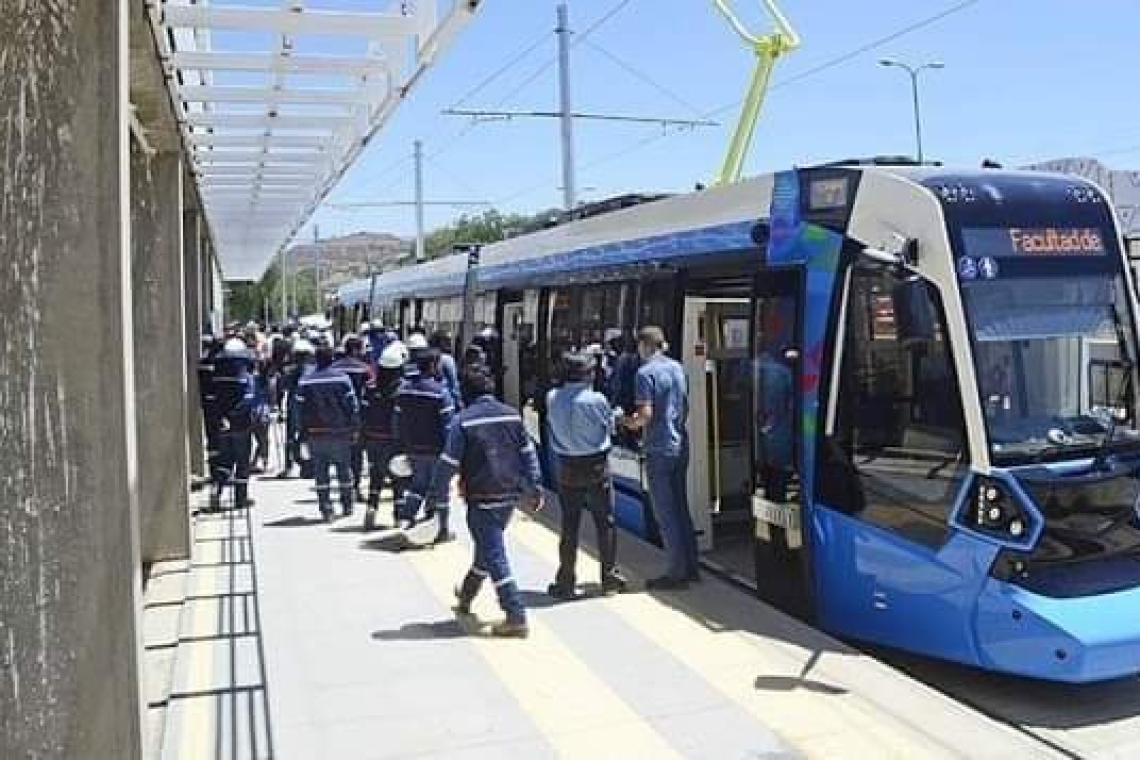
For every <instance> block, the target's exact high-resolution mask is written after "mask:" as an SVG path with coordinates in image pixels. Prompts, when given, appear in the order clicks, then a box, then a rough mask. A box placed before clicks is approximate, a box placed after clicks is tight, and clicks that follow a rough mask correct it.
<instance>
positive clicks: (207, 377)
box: [198, 334, 222, 481]
mask: <svg viewBox="0 0 1140 760" xmlns="http://www.w3.org/2000/svg"><path fill="white" fill-rule="evenodd" d="M219 353H221V345H220V344H219V343H218V341H217V340H216V339H215V338H214V336H213V335H209V334H206V335H203V336H202V353H201V357H200V358H199V359H198V400H199V403H201V405H202V424H203V431H204V432H205V434H206V463H207V466H208V467H209V473H210V480H211V481H213V479H214V470H215V468H217V467H219V465H220V460H219V456H220V454H221V438H220V436H221V427H222V419H221V415H219V413H218V396H217V392H216V391H215V390H214V372H215V367H214V360H215V359H216V358H217V356H218V354H219Z"/></svg>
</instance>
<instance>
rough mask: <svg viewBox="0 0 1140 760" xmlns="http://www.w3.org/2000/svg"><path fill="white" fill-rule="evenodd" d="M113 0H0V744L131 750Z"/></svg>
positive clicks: (121, 172)
mask: <svg viewBox="0 0 1140 760" xmlns="http://www.w3.org/2000/svg"><path fill="white" fill-rule="evenodd" d="M124 6H125V3H124V2H122V0H38V1H37V2H35V3H4V4H3V11H2V12H0V60H3V61H4V67H3V70H4V74H3V75H0V182H2V183H3V192H0V336H3V339H2V340H0V757H2V758H25V757H37V758H85V759H86V758H90V759H92V760H103V759H104V758H106V759H107V760H133V758H136V757H138V756H139V754H140V751H141V749H140V748H141V729H140V724H141V699H140V689H139V672H138V670H139V660H138V655H139V647H138V636H137V631H136V619H137V613H138V609H137V608H138V593H139V587H140V576H139V568H140V562H139V555H138V544H137V535H138V533H137V531H138V526H137V513H136V509H137V507H136V501H137V499H136V494H135V482H134V481H135V470H134V465H133V462H134V461H135V441H134V435H135V420H134V413H133V409H132V403H133V398H134V388H133V355H132V342H131V334H132V328H131V311H130V305H129V304H130V297H131V280H130V258H129V234H130V229H129V226H128V225H127V223H126V222H127V219H128V215H127V209H126V204H127V192H128V187H127V142H126V141H127V126H126V113H127V111H126V66H127V60H126V52H125V51H126V42H125V38H126V24H125V15H124V13H125V8H124Z"/></svg>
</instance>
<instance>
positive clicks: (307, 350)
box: [293, 338, 317, 354]
mask: <svg viewBox="0 0 1140 760" xmlns="http://www.w3.org/2000/svg"><path fill="white" fill-rule="evenodd" d="M316 352H317V349H316V348H315V347H314V346H313V344H312V343H310V342H309V341H307V340H305V339H304V338H301V339H300V340H295V341H293V353H295V354H314V353H316Z"/></svg>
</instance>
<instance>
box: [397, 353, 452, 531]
mask: <svg viewBox="0 0 1140 760" xmlns="http://www.w3.org/2000/svg"><path fill="white" fill-rule="evenodd" d="M412 337H415V334H413V336H412ZM426 343H427V341H426V340H425V341H424V347H423V348H418V349H416V350H415V351H412V360H411V362H410V363H409V364H408V368H407V369H406V370H405V374H404V381H403V383H401V384H400V389H399V390H398V391H397V392H396V412H395V415H396V430H397V434H398V437H399V441H400V448H401V450H402V451H403V453H404V454H406V455H407V457H408V460H409V463H410V464H411V468H412V474H411V477H410V478H409V479H408V487H407V490H406V491H405V492H404V497H403V499H402V500H399V501H398V502H397V505H396V510H397V513H398V523H399V524H400V526H401V527H402V528H404V529H407V528H410V527H412V525H414V524H415V522H416V516H417V515H418V513H419V511H420V507H422V506H424V505H425V496H426V494H427V488H428V485H429V484H430V483H431V473H432V466H433V465H434V464H435V460H436V457H438V456H439V453H440V452H441V451H442V450H443V444H444V442H445V440H446V437H447V428H448V426H449V425H450V424H451V418H452V415H454V413H455V406H454V405H453V404H452V403H451V401H450V399H449V398H448V394H447V391H446V390H445V389H444V387H443V385H442V384H441V383H440V382H439V381H438V380H436V379H435V373H436V366H437V364H438V363H439V352H438V351H436V350H435V349H433V348H427V347H426ZM409 348H410V346H409ZM446 522H447V519H446V515H444V516H443V517H442V518H441V527H440V533H439V535H438V536H437V539H438V540H439V541H440V542H443V541H448V540H450V539H451V534H450V533H449V532H448V530H447V525H446Z"/></svg>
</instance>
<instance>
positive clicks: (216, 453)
mask: <svg viewBox="0 0 1140 760" xmlns="http://www.w3.org/2000/svg"><path fill="white" fill-rule="evenodd" d="M496 339H497V336H496V335H495V334H494V333H493V331H490V330H488V331H484V332H482V333H480V334H479V336H478V337H476V338H475V339H474V340H473V341H472V342H471V344H470V345H469V346H468V347H467V349H466V350H465V352H464V354H463V356H462V357H461V358H460V359H459V360H457V359H456V358H455V357H454V356H453V354H452V351H453V348H452V342H451V339H450V336H449V335H447V334H444V333H436V334H434V335H431V336H430V338H429V337H428V336H427V335H426V334H425V333H424V332H423V331H419V330H412V331H410V332H409V333H408V334H407V335H405V336H403V337H401V336H399V335H398V334H397V333H396V331H394V330H391V329H388V328H386V327H383V326H381V325H370V324H368V323H365V324H363V325H361V328H360V331H359V333H357V334H351V335H348V336H345V337H344V339H343V340H342V341H341V342H340V344H339V346H338V345H336V344H335V343H334V340H333V338H332V335H331V333H330V332H329V331H327V330H324V329H318V328H312V327H299V326H296V325H286V326H283V327H281V328H280V329H276V328H274V329H271V330H270V331H269V332H268V333H267V332H266V331H264V330H263V329H262V328H261V326H260V325H258V324H256V323H250V324H248V325H246V326H244V327H242V326H240V325H232V326H231V327H230V328H229V329H228V330H227V332H226V334H225V335H224V336H222V337H220V338H218V337H215V336H204V338H203V346H202V358H201V362H200V365H199V378H198V379H199V386H200V391H201V401H202V411H203V416H204V419H205V432H206V440H207V447H208V452H209V462H210V473H211V484H210V499H209V508H210V509H211V510H217V509H220V508H221V506H222V503H223V498H224V495H225V493H226V491H227V489H229V491H230V493H231V494H232V504H233V506H234V507H235V508H245V507H248V506H250V505H251V504H252V503H253V502H252V499H251V498H250V495H249V482H250V476H251V475H252V474H258V473H266V470H267V468H268V466H269V462H270V457H269V453H270V447H271V440H272V439H273V438H274V437H275V436H273V435H271V433H270V431H271V429H272V425H273V422H274V421H277V422H279V423H281V424H280V425H279V426H278V429H279V430H282V431H283V433H282V434H281V435H279V436H276V438H277V439H278V445H279V448H280V456H279V457H276V459H279V460H280V461H281V462H282V468H281V470H280V471H279V472H277V473H276V475H275V476H273V477H277V478H291V477H293V473H294V471H295V470H299V474H300V476H301V477H303V478H309V479H312V480H313V481H315V487H316V493H317V506H318V510H319V513H320V516H321V518H322V519H323V520H324V521H326V522H332V521H333V520H334V519H336V518H337V516H338V514H337V509H335V508H334V498H333V497H334V493H335V496H336V502H337V504H336V506H338V507H339V516H349V515H352V514H353V511H354V508H355V505H356V503H357V502H364V503H365V504H366V505H367V506H366V511H365V514H364V520H363V527H364V530H366V531H371V530H374V529H376V528H379V527H382V526H381V525H380V514H379V513H380V506H381V501H382V494H383V492H384V491H385V490H390V491H391V493H392V499H391V504H392V515H391V517H392V526H393V527H394V528H395V529H397V530H399V531H402V532H405V533H406V532H407V531H409V530H411V529H412V528H413V527H415V526H417V525H418V524H421V523H426V522H434V523H435V534H434V539H433V543H436V544H440V543H447V542H450V541H453V540H454V539H455V535H454V533H453V531H452V530H451V525H450V513H451V509H450V508H451V504H452V501H453V500H454V499H455V498H456V493H457V494H458V497H459V498H461V499H462V500H463V501H464V502H465V503H466V506H467V509H466V521H467V527H468V529H469V531H470V533H471V536H472V539H473V542H474V559H473V562H472V564H471V567H470V569H469V571H468V572H467V574H466V576H465V577H464V578H463V579H462V582H461V583H460V585H459V587H458V588H457V589H456V597H457V599H456V604H455V610H456V612H457V613H459V614H468V613H469V612H470V610H471V604H472V602H473V600H474V598H475V596H476V595H477V593H478V591H479V589H480V588H481V586H482V584H483V581H484V580H485V579H487V578H490V580H491V583H492V584H493V586H494V589H495V592H496V594H497V596H498V600H499V604H500V606H501V607H502V609H503V611H504V613H505V616H506V617H505V619H504V620H503V621H502V622H500V623H498V624H497V625H495V626H494V627H493V628H492V631H491V632H492V633H493V634H494V635H496V636H504V637H525V636H527V634H528V631H529V629H528V626H527V620H526V610H525V609H524V605H523V602H522V596H521V594H520V593H519V589H518V585H517V583H516V582H515V580H514V578H513V576H512V575H511V569H510V564H509V562H508V559H507V553H506V547H505V544H504V532H505V531H506V529H507V526H508V525H509V523H510V521H511V518H512V515H513V514H514V512H515V510H517V509H520V508H521V509H525V510H529V511H537V510H539V509H541V508H542V506H543V504H544V491H543V488H542V483H543V476H542V468H541V467H540V462H539V457H538V453H537V451H536V449H535V445H534V441H533V440H532V439H531V436H530V434H529V433H528V431H527V430H526V428H525V426H524V423H523V420H522V417H521V416H520V413H519V411H518V410H516V409H514V408H512V407H510V406H508V405H506V404H504V403H502V402H501V401H500V400H499V399H498V397H497V392H498V390H499V388H498V379H497V378H498V376H497V372H496V369H497V368H496V365H497V361H496V360H495V357H496V356H497V353H496V352H497V350H498V346H497V344H496ZM665 348H666V343H665V336H664V334H663V333H662V331H661V330H660V329H658V328H654V327H647V328H644V329H642V330H641V331H640V333H639V334H638V342H637V357H638V358H637V359H636V360H635V361H634V362H633V363H632V364H630V363H629V362H627V364H629V366H628V367H627V368H626V369H627V370H629V371H623V372H622V373H618V374H619V375H620V376H621V377H622V379H621V381H620V382H621V383H623V384H625V385H629V386H630V387H629V389H628V390H623V392H622V393H623V395H629V396H631V397H632V398H631V399H629V400H627V402H626V404H625V405H624V408H623V407H622V406H617V407H615V406H612V405H611V399H610V398H609V397H608V396H607V395H606V394H603V393H600V392H599V391H598V389H597V387H598V377H597V372H598V362H597V358H596V356H594V355H592V354H590V353H589V352H570V353H567V354H566V355H565V356H564V357H563V366H562V372H561V376H562V382H561V383H560V384H559V385H558V386H557V387H555V388H553V389H552V390H550V391H549V393H548V394H547V395H546V397H545V398H544V402H545V403H544V408H545V410H546V415H545V416H546V431H545V432H546V436H545V437H546V439H547V443H548V446H549V453H550V464H551V470H552V476H553V481H554V484H555V486H556V487H557V491H558V495H559V499H560V505H561V541H560V546H559V567H558V571H557V573H556V575H555V578H554V580H553V582H552V583H551V584H550V585H549V587H548V589H547V590H548V593H549V594H550V595H551V596H552V597H554V598H556V599H572V598H575V597H576V596H578V595H579V590H578V581H577V575H576V560H577V553H578V540H579V539H578V534H579V528H580V524H581V518H582V514H583V513H584V512H586V513H589V514H590V516H591V518H592V521H593V523H594V526H595V529H596V531H597V545H598V549H599V560H600V564H601V578H600V585H601V590H602V592H603V593H606V594H610V593H619V592H622V591H625V590H626V589H627V582H626V580H625V578H623V577H622V575H621V573H620V572H619V570H618V564H617V535H616V527H615V522H614V492H613V483H612V476H611V473H610V469H609V453H610V447H611V441H612V440H613V439H614V437H615V435H616V434H618V433H619V432H624V433H625V434H626V435H638V436H639V437H640V438H641V440H642V448H643V452H644V455H645V460H646V467H647V472H648V476H649V491H650V499H651V504H652V507H653V509H654V512H655V515H656V517H657V521H658V524H659V526H660V528H661V534H662V538H663V543H664V545H665V549H666V553H667V556H668V564H667V568H666V571H665V573H664V575H662V576H661V577H659V578H655V579H652V580H650V581H648V583H647V587H649V588H658V589H678V588H684V587H685V586H687V585H688V584H689V583H692V582H695V581H698V580H699V578H700V576H699V570H698V565H697V546H696V537H695V533H694V530H693V524H692V520H691V517H690V515H689V509H688V504H687V497H686V483H685V476H686V471H687V465H688V441H687V435H686V431H685V421H686V417H687V414H688V395H687V389H686V381H685V375H684V371H683V369H682V367H681V365H680V364H679V363H677V362H676V361H674V360H673V359H671V358H669V357H668V356H667V355H666V354H665ZM365 463H367V465H365ZM366 466H367V475H368V478H367V481H368V482H367V495H365V494H364V492H363V490H362V485H363V475H364V474H365V472H366V470H365V467H366ZM334 472H335V488H334V484H333V473H334ZM267 477H269V476H268V475H267ZM456 483H457V484H458V488H457V489H455V484H456Z"/></svg>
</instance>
